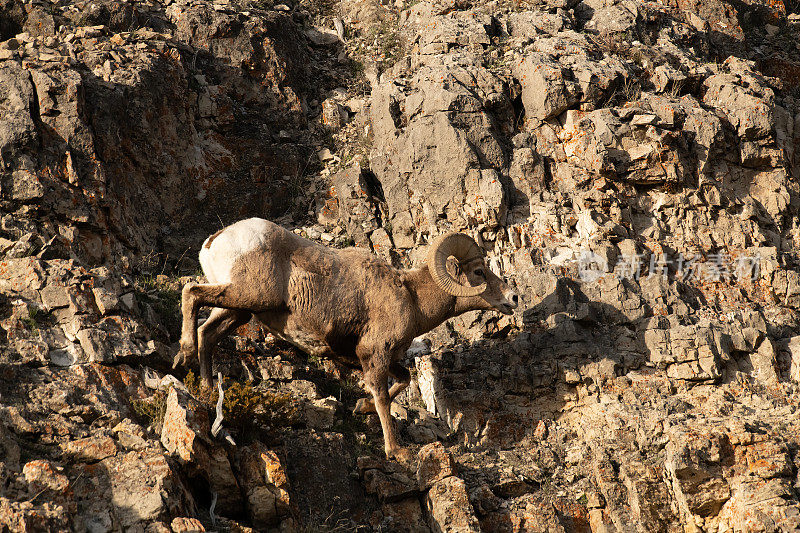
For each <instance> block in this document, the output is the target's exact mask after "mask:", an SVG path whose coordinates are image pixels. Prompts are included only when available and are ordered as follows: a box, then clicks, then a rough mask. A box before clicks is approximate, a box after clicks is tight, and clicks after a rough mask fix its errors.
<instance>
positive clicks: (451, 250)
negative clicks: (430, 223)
mask: <svg viewBox="0 0 800 533" xmlns="http://www.w3.org/2000/svg"><path fill="white" fill-rule="evenodd" d="M450 256H454V257H455V258H456V259H457V260H458V261H459V263H466V262H468V261H471V260H473V259H477V258H483V254H482V253H481V249H480V248H479V247H478V245H477V244H476V243H475V241H473V240H472V238H471V237H468V236H467V235H464V234H463V233H448V234H446V235H441V236H439V237H437V238H436V240H435V241H433V243H432V244H431V247H430V251H429V252H428V268H429V269H430V272H431V276H433V280H434V281H435V282H436V284H437V285H438V286H439V287H441V288H442V290H443V291H445V292H447V293H448V294H452V295H453V296H477V295H479V294H481V293H483V291H485V290H486V282H484V283H481V284H480V285H478V286H476V287H472V286H469V285H462V284H461V283H459V282H458V280H456V279H455V278H454V277H453V276H452V275H450V273H449V272H448V271H447V258H448V257H450Z"/></svg>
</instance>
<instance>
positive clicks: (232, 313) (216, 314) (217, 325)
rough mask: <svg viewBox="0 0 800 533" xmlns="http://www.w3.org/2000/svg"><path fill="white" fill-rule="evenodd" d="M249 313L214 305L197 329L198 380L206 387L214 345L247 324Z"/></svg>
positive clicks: (208, 385)
mask: <svg viewBox="0 0 800 533" xmlns="http://www.w3.org/2000/svg"><path fill="white" fill-rule="evenodd" d="M250 316H251V313H250V312H249V311H242V310H239V309H223V308H221V307H215V308H214V309H213V310H212V311H211V315H209V317H208V320H206V321H205V322H203V325H202V326H200V329H199V331H198V342H197V355H198V357H199V359H200V380H201V382H202V384H203V385H204V386H206V387H209V388H210V387H211V385H212V383H211V382H212V380H211V356H212V351H213V350H214V346H216V345H217V343H218V342H219V341H220V340H222V339H223V338H224V337H226V336H227V335H228V334H229V333H230V332H232V331H233V330H235V329H236V328H238V327H239V326H243V325H244V324H247V322H248V321H249V320H250Z"/></svg>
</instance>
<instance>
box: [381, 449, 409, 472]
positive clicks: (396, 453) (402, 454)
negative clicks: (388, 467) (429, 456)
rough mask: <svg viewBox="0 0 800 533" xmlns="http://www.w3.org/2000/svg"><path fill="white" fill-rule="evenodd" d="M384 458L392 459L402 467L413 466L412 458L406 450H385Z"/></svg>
mask: <svg viewBox="0 0 800 533" xmlns="http://www.w3.org/2000/svg"><path fill="white" fill-rule="evenodd" d="M386 458H387V459H394V460H395V461H397V462H398V463H399V464H401V465H402V466H406V467H409V468H412V467H413V466H414V465H413V464H412V463H413V461H414V456H413V454H412V453H411V452H410V451H409V449H408V448H395V449H394V450H386Z"/></svg>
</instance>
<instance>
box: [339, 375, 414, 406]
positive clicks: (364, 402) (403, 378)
mask: <svg viewBox="0 0 800 533" xmlns="http://www.w3.org/2000/svg"><path fill="white" fill-rule="evenodd" d="M389 373H390V374H391V375H392V377H393V378H394V379H396V380H397V381H395V383H394V384H393V385H392V386H391V388H390V389H389V403H390V404H391V402H392V401H393V400H394V399H395V397H397V395H398V394H400V393H401V392H403V391H404V390H406V388H407V387H408V384H409V383H411V374H410V373H409V371H408V369H407V368H406V367H404V366H403V365H401V364H400V363H392V365H391V366H390V367H389ZM390 410H391V406H390ZM374 412H375V402H374V401H373V400H372V399H371V398H361V399H360V400H358V401H357V402H356V407H355V409H353V414H361V415H366V414H368V413H374Z"/></svg>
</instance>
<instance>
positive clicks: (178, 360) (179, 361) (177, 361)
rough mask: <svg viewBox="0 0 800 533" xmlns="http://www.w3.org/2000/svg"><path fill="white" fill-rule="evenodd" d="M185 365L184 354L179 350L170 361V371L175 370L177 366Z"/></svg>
mask: <svg viewBox="0 0 800 533" xmlns="http://www.w3.org/2000/svg"><path fill="white" fill-rule="evenodd" d="M185 364H186V354H184V353H183V350H181V351H179V352H178V353H176V354H175V358H174V359H173V360H172V370H175V369H176V368H178V367H179V366H182V365H185Z"/></svg>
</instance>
